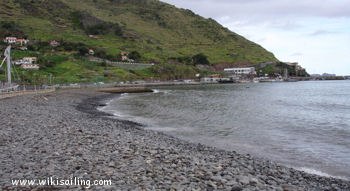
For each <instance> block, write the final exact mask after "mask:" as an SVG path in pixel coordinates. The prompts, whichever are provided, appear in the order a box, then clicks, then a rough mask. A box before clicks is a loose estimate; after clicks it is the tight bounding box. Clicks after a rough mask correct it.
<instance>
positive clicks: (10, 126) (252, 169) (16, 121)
mask: <svg viewBox="0 0 350 191" xmlns="http://www.w3.org/2000/svg"><path fill="white" fill-rule="evenodd" d="M115 96H117V95H116V94H106V93H100V92H96V91H95V90H60V91H57V92H54V93H50V94H45V95H26V96H22V97H14V98H9V99H4V100H0V105H1V108H2V111H0V113H1V114H3V115H5V114H7V115H8V117H7V118H6V119H4V124H6V125H2V127H1V129H0V133H1V134H0V135H1V139H0V147H1V149H2V150H3V152H2V153H1V154H0V158H1V159H2V161H3V162H2V163H1V164H0V167H1V169H3V170H2V172H1V173H0V177H1V179H0V180H1V182H0V188H2V189H3V190H6V189H8V190H11V189H17V188H16V187H12V186H11V185H9V183H10V182H9V179H11V178H27V179H29V178H38V177H45V176H50V175H51V176H53V175H54V176H58V177H62V178H63V177H67V176H77V177H79V176H82V177H86V178H89V177H90V178H91V177H94V178H110V179H112V183H113V185H112V186H109V187H94V188H93V189H94V190H115V189H122V190H125V189H144V190H154V189H175V190H181V189H183V190H194V189H197V190H216V189H218V190H243V189H244V190H256V189H258V190H327V189H328V190H350V182H349V181H345V180H341V179H336V178H327V177H321V176H317V175H312V174H307V173H305V172H301V171H297V170H295V169H292V168H288V167H284V166H281V165H278V164H276V163H274V162H270V161H263V160H260V159H255V158H253V157H251V156H250V155H241V154H238V153H236V152H235V151H224V150H220V149H217V148H213V147H209V146H205V145H202V144H195V143H190V142H187V141H183V140H180V139H179V138H176V137H172V136H169V135H166V134H164V133H160V132H155V131H150V130H146V129H144V128H142V125H141V124H137V123H134V122H131V121H122V120H119V119H115V118H112V117H111V115H108V114H106V113H105V112H102V111H98V110H97V107H98V106H103V104H105V103H103V101H106V100H107V99H110V98H112V97H115ZM44 98H45V99H44ZM36 188H38V189H40V187H36ZM60 188H62V187H60ZM69 189H82V188H81V187H69Z"/></svg>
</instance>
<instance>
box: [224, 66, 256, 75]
mask: <svg viewBox="0 0 350 191" xmlns="http://www.w3.org/2000/svg"><path fill="white" fill-rule="evenodd" d="M224 72H225V73H226V74H228V75H255V74H256V72H255V68H254V67H247V68H225V69H224Z"/></svg>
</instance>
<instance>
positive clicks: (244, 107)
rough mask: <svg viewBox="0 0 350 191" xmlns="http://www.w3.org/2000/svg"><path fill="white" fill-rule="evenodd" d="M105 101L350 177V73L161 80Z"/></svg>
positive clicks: (188, 132) (159, 123) (157, 125)
mask: <svg viewBox="0 0 350 191" xmlns="http://www.w3.org/2000/svg"><path fill="white" fill-rule="evenodd" d="M102 109H103V110H104V111H106V112H110V113H113V114H114V115H116V116H117V117H119V118H123V119H128V120H133V121H137V122H141V123H143V124H145V125H146V127H145V128H148V129H152V130H157V131H163V132H166V133H169V134H171V135H175V136H177V137H180V138H182V139H185V140H189V141H192V142H198V143H204V144H206V145H210V146H215V147H218V148H221V149H226V150H236V151H238V152H241V153H249V154H251V155H253V156H256V157H259V158H264V159H268V160H272V161H277V162H279V163H281V164H284V165H287V166H290V167H294V168H297V169H301V170H304V171H306V172H309V173H316V174H320V175H325V176H327V175H331V176H336V177H342V178H346V179H350V81H310V82H294V83H249V84H227V85H220V84H217V85H202V86H181V87H180V86H179V87H174V86H173V87H162V88H160V89H157V90H156V91H155V93H145V94H123V95H122V96H120V97H118V98H116V99H114V100H111V101H110V102H109V104H108V106H106V107H104V108H102Z"/></svg>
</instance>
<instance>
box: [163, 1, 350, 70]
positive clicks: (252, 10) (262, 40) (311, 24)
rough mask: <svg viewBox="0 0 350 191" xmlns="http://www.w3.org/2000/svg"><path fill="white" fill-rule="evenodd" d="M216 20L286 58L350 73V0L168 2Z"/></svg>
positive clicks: (302, 63)
mask: <svg viewBox="0 0 350 191" xmlns="http://www.w3.org/2000/svg"><path fill="white" fill-rule="evenodd" d="M162 1H164V2H167V3H170V4H173V5H176V6H177V7H181V8H186V9H190V10H192V11H193V12H195V13H197V14H199V15H201V16H203V17H206V18H209V17H210V18H213V19H215V20H216V21H218V22H219V23H221V24H222V25H224V26H225V27H227V28H229V29H230V30H232V31H234V32H236V33H238V34H240V35H242V36H244V37H246V38H247V39H249V40H252V41H254V42H256V43H258V44H260V45H262V46H263V47H265V48H266V49H267V50H269V51H271V52H273V53H274V54H275V56H276V57H277V58H278V59H279V60H281V61H285V62H299V63H300V64H301V65H302V66H303V67H305V68H306V69H307V71H308V72H309V73H311V74H313V73H325V72H327V73H335V74H338V75H350V0H321V1H319V0H301V1H296V0H162Z"/></svg>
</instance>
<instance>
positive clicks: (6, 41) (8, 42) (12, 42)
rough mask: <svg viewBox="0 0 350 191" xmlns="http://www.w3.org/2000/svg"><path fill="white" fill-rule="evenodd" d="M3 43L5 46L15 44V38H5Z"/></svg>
mask: <svg viewBox="0 0 350 191" xmlns="http://www.w3.org/2000/svg"><path fill="white" fill-rule="evenodd" d="M4 42H5V43H7V44H15V43H16V42H17V38H16V37H6V38H5V39H4Z"/></svg>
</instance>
